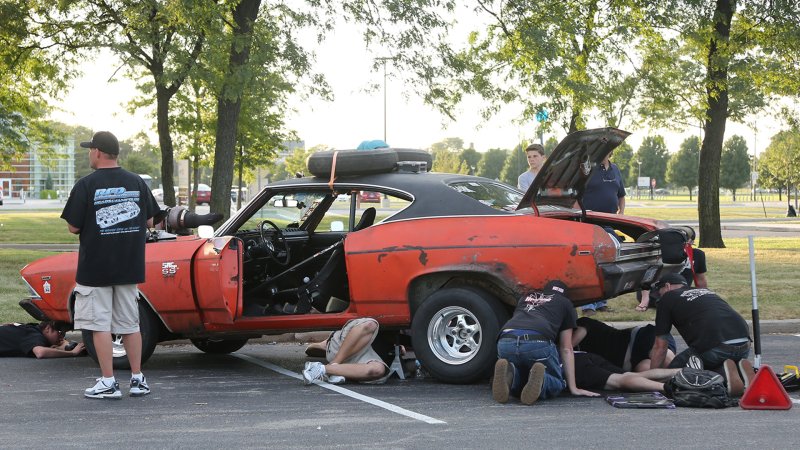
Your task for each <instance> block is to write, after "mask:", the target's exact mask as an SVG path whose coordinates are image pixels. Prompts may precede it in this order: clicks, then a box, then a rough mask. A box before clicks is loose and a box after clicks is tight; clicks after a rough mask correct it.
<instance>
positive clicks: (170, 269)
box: [161, 262, 178, 278]
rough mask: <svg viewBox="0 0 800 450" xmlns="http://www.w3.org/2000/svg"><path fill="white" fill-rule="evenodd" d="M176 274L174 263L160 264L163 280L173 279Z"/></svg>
mask: <svg viewBox="0 0 800 450" xmlns="http://www.w3.org/2000/svg"><path fill="white" fill-rule="evenodd" d="M177 272H178V265H177V264H175V263H174V262H165V263H161V275H164V278H166V277H174V276H175V274H176V273H177Z"/></svg>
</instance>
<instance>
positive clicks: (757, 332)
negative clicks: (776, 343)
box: [747, 235, 761, 369]
mask: <svg viewBox="0 0 800 450" xmlns="http://www.w3.org/2000/svg"><path fill="white" fill-rule="evenodd" d="M747 242H748V244H749V246H750V288H751V289H752V293H753V348H754V351H755V356H754V358H753V366H754V367H755V368H756V369H758V368H759V367H761V326H760V325H759V322H758V293H757V290H756V257H755V250H754V248H755V246H754V245H753V235H750V236H747Z"/></svg>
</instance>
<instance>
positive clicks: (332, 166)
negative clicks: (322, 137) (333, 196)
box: [328, 150, 339, 190]
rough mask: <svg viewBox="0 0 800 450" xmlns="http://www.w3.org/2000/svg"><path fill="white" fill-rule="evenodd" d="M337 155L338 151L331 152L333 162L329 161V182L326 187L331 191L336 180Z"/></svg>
mask: <svg viewBox="0 0 800 450" xmlns="http://www.w3.org/2000/svg"><path fill="white" fill-rule="evenodd" d="M337 155H339V150H336V151H335V152H333V160H332V161H331V181H329V182H328V187H330V188H331V190H333V182H334V180H336V156H337Z"/></svg>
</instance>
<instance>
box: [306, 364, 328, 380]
mask: <svg viewBox="0 0 800 450" xmlns="http://www.w3.org/2000/svg"><path fill="white" fill-rule="evenodd" d="M324 376H325V366H324V365H323V364H322V363H321V362H316V361H315V362H307V363H306V366H305V368H304V369H303V384H305V385H306V386H308V385H309V384H313V383H314V382H315V381H322V380H323V379H322V377H324Z"/></svg>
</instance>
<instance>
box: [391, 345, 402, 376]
mask: <svg viewBox="0 0 800 450" xmlns="http://www.w3.org/2000/svg"><path fill="white" fill-rule="evenodd" d="M395 373H396V374H397V377H398V378H400V379H401V380H405V379H406V374H405V372H403V362H402V361H401V359H400V346H399V345H395V346H394V359H393V360H392V365H391V366H389V376H388V377H387V378H389V377H391V376H392V374H395Z"/></svg>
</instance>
